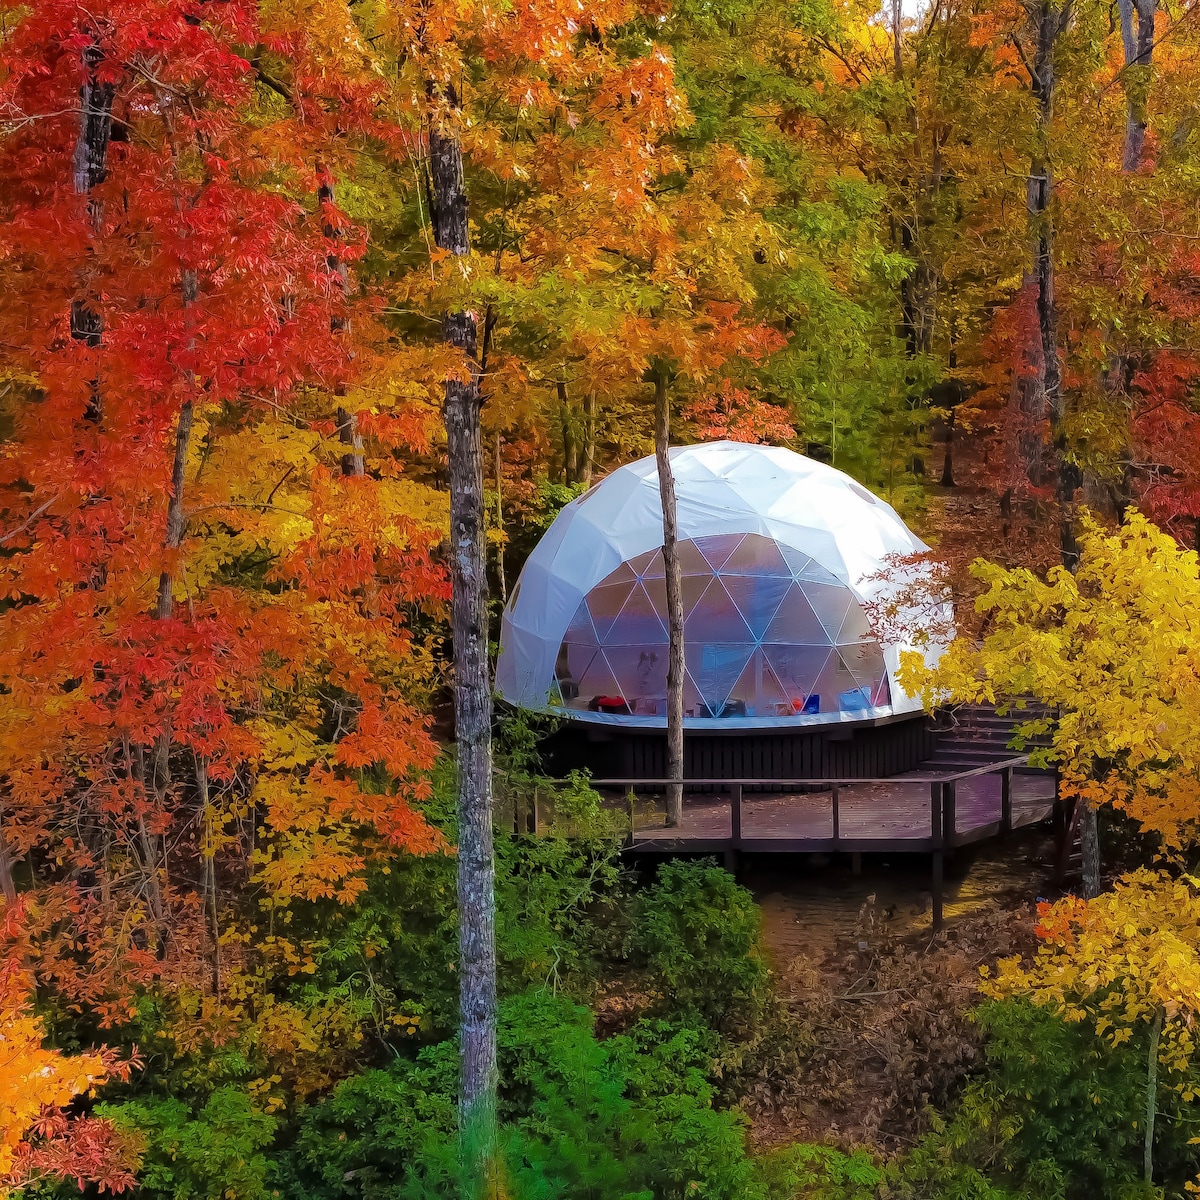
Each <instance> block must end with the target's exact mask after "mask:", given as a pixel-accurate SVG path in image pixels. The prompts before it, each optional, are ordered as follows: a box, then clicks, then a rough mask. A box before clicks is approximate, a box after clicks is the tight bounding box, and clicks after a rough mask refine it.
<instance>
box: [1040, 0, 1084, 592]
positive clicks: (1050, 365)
mask: <svg viewBox="0 0 1200 1200" xmlns="http://www.w3.org/2000/svg"><path fill="white" fill-rule="evenodd" d="M1030 13H1031V16H1032V17H1033V23H1034V36H1035V39H1036V48H1035V52H1034V57H1033V62H1032V64H1031V68H1030V87H1031V89H1032V91H1033V95H1034V97H1035V98H1036V99H1037V102H1038V143H1039V145H1038V151H1037V153H1036V155H1035V156H1034V159H1033V161H1032V163H1031V164H1030V170H1029V191H1028V201H1029V215H1030V223H1031V225H1032V227H1033V239H1034V274H1035V276H1036V278H1037V289H1038V291H1037V314H1038V330H1039V332H1040V334H1041V347H1042V393H1043V397H1044V400H1043V402H1044V404H1045V408H1046V411H1047V414H1048V415H1049V418H1050V434H1051V439H1052V441H1053V454H1054V460H1055V467H1056V471H1055V479H1056V488H1055V492H1056V497H1057V500H1058V509H1059V542H1060V547H1061V551H1062V560H1063V564H1064V566H1066V567H1068V568H1071V569H1073V568H1074V566H1075V563H1076V562H1077V561H1078V559H1079V548H1078V545H1077V543H1076V541H1075V523H1074V499H1075V492H1076V489H1077V488H1078V487H1079V485H1080V482H1081V480H1080V475H1079V468H1078V467H1077V466H1076V465H1075V464H1074V463H1072V462H1069V461H1068V458H1067V450H1068V447H1067V434H1066V393H1065V391H1064V388H1063V380H1062V363H1061V362H1060V361H1059V355H1058V301H1057V297H1056V296H1055V261H1054V213H1053V209H1052V205H1053V201H1054V181H1053V174H1052V169H1051V165H1050V153H1049V142H1050V123H1051V120H1052V118H1053V115H1054V91H1055V86H1056V83H1057V75H1056V65H1055V52H1056V49H1057V46H1058V39H1059V36H1060V35H1061V34H1062V32H1063V30H1064V29H1066V27H1067V24H1068V23H1069V21H1070V19H1071V0H1066V3H1064V4H1063V5H1062V7H1061V8H1057V7H1055V4H1054V2H1053V0H1038V3H1037V5H1036V6H1035V7H1031V9H1030Z"/></svg>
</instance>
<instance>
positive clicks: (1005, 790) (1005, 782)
mask: <svg viewBox="0 0 1200 1200" xmlns="http://www.w3.org/2000/svg"><path fill="white" fill-rule="evenodd" d="M1012 781H1013V769H1012V767H1005V768H1004V770H1003V771H1002V772H1001V773H1000V832H1001V833H1012V827H1013V824H1012Z"/></svg>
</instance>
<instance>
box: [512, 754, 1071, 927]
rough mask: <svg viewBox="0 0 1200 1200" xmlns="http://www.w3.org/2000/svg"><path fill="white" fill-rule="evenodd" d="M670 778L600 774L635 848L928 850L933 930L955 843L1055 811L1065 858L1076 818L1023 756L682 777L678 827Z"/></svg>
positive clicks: (732, 852)
mask: <svg viewBox="0 0 1200 1200" xmlns="http://www.w3.org/2000/svg"><path fill="white" fill-rule="evenodd" d="M664 783H665V781H664V780H661V779H659V780H645V779H643V780H632V779H598V780H595V783H594V785H595V786H596V787H597V788H599V789H601V790H602V791H603V790H607V791H608V792H609V796H610V802H611V803H612V804H613V805H614V807H615V806H617V805H621V806H623V807H624V808H625V809H626V811H627V812H628V816H629V826H628V829H629V832H628V837H627V841H626V847H627V849H628V850H629V851H630V852H632V853H640V854H687V853H710V854H711V853H720V854H721V855H722V856H723V857H724V859H725V863H726V866H728V867H729V868H730V869H733V868H735V867H736V865H737V859H738V855H739V854H740V853H742V852H750V853H781V852H782V853H820V852H824V853H849V854H851V855H853V856H854V858H855V860H856V861H858V856H859V855H861V854H870V853H893V854H894V853H897V852H900V853H916V854H928V855H929V859H930V892H931V894H932V901H933V924H934V928H938V927H940V926H941V924H942V900H943V872H944V863H945V858H946V855H947V854H948V853H951V852H953V850H954V849H955V847H958V846H965V845H968V844H969V843H971V842H979V841H983V840H984V839H986V838H989V837H995V836H997V835H999V834H1003V833H1006V832H1008V831H1009V830H1012V829H1016V828H1018V827H1020V826H1022V825H1030V824H1034V823H1036V822H1038V821H1042V820H1044V819H1045V818H1047V817H1050V816H1054V817H1055V822H1056V826H1057V827H1058V828H1057V837H1056V841H1057V842H1058V843H1059V849H1058V850H1057V851H1056V858H1058V859H1061V855H1062V846H1063V845H1065V842H1064V840H1063V838H1064V833H1065V830H1066V829H1067V827H1068V824H1069V821H1068V818H1067V815H1066V814H1065V813H1064V812H1063V811H1062V810H1061V807H1060V805H1061V802H1060V801H1059V800H1058V795H1057V786H1056V780H1055V776H1054V775H1053V774H1052V773H1050V772H1045V771H1031V770H1029V769H1028V758H1027V756H1025V755H1020V756H1016V757H1005V758H998V759H994V760H992V761H989V762H986V763H982V764H980V765H976V766H972V767H970V768H964V769H960V770H955V769H954V768H949V769H942V770H938V771H927V772H924V773H922V772H921V771H908V772H904V773H902V774H899V775H895V776H891V777H889V778H886V779H841V780H837V779H774V780H769V779H757V778H756V779H692V780H688V781H687V782H686V783H685V784H684V788H685V794H684V806H683V822H682V823H681V824H679V825H676V826H671V827H668V826H667V824H666V818H665V810H664V803H663V795H662V789H663V784H664ZM773 789H775V790H773ZM655 791H657V793H658V794H657V795H656V794H655ZM535 824H536V821H535Z"/></svg>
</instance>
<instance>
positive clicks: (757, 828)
mask: <svg viewBox="0 0 1200 1200" xmlns="http://www.w3.org/2000/svg"><path fill="white" fill-rule="evenodd" d="M1004 775H1005V772H1004V770H1003V769H1000V770H995V771H989V772H987V773H983V774H968V775H963V776H957V777H949V778H940V779H938V780H937V781H936V782H934V781H931V779H930V777H929V776H925V775H919V774H917V773H916V772H910V773H909V774H907V775H900V776H897V777H895V778H893V779H889V780H886V781H872V782H846V783H841V784H839V785H837V789H836V791H837V804H836V814H835V805H834V788H833V787H832V786H830V785H825V787H826V789H827V790H823V791H808V792H802V793H796V792H791V793H785V792H778V793H774V794H772V793H769V792H768V793H766V794H757V793H745V794H743V795H742V796H741V797H740V804H738V807H739V808H740V814H739V815H740V822H739V824H740V830H738V832H736V833H735V820H734V818H735V811H734V810H735V802H736V799H737V797H736V792H734V791H733V789H732V788H731V789H730V791H729V792H727V793H725V794H723V795H722V794H715V795H714V794H707V795H704V794H701V795H689V796H686V797H685V800H684V810H683V824H682V825H679V826H676V827H674V828H669V827H667V826H666V824H665V812H664V810H663V807H662V802H661V797H659V798H658V799H657V803H655V802H653V801H648V799H641V800H639V801H638V802H637V803H635V805H634V814H633V820H632V833H631V836H630V838H629V843H628V848H629V849H630V850H631V851H635V852H636V851H643V852H651V853H659V854H663V853H667V854H669V853H680V852H694V851H713V852H716V851H725V850H746V851H750V852H772V851H775V852H780V851H782V852H797V851H799V852H805V851H810V852H817V851H825V852H834V851H851V852H853V851H859V852H865V853H871V852H886V851H903V850H909V851H913V852H928V851H931V850H935V849H951V848H953V847H955V846H962V845H966V844H968V843H970V842H976V841H982V840H984V839H985V838H989V837H995V836H997V835H998V834H1000V833H1001V832H1003V831H1004V830H1006V829H1016V828H1019V827H1020V826H1023V825H1030V824H1035V823H1036V822H1038V821H1042V820H1044V819H1045V818H1047V817H1049V816H1050V815H1051V814H1052V812H1053V809H1054V793H1055V788H1054V777H1053V776H1052V775H1049V774H1040V773H1039V774H1024V773H1020V772H1013V773H1012V774H1011V776H1010V779H1011V782H1010V784H1009V802H1010V806H1011V815H1010V816H1009V817H1008V819H1006V812H1005V798H1004V792H1005V779H1004ZM938 788H940V789H941V790H942V796H941V797H940V803H939V800H938V799H937V798H935V797H934V795H933V793H934V791H935V789H938ZM635 795H636V791H635ZM935 809H940V811H941V829H940V830H937V829H935V828H934V824H935V813H934V810H935Z"/></svg>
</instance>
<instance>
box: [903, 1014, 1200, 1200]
mask: <svg viewBox="0 0 1200 1200" xmlns="http://www.w3.org/2000/svg"><path fill="white" fill-rule="evenodd" d="M978 1019H979V1021H980V1023H981V1025H982V1026H983V1028H984V1030H985V1031H986V1033H987V1036H988V1043H987V1063H988V1069H987V1071H986V1072H985V1073H984V1074H983V1075H982V1076H981V1077H980V1078H978V1079H976V1080H975V1081H974V1082H973V1083H971V1085H970V1086H969V1087H968V1088H967V1090H966V1092H965V1094H964V1096H963V1098H962V1102H961V1103H960V1105H959V1106H958V1108H957V1110H956V1111H955V1113H954V1115H953V1117H952V1119H951V1120H950V1121H948V1122H946V1123H941V1124H939V1126H938V1128H937V1129H936V1131H935V1132H934V1133H933V1134H931V1135H930V1136H929V1137H928V1138H926V1139H925V1140H924V1141H923V1142H922V1143H921V1145H920V1146H918V1147H917V1148H916V1149H915V1150H914V1151H913V1153H912V1154H910V1155H908V1156H907V1157H906V1158H905V1159H904V1160H903V1162H902V1163H901V1164H900V1165H898V1166H897V1167H894V1168H892V1169H891V1170H889V1172H888V1173H887V1188H888V1193H887V1194H888V1195H889V1196H894V1197H896V1198H897V1200H934V1198H936V1200H1007V1198H1008V1197H1020V1198H1022V1200H1132V1198H1134V1197H1138V1196H1146V1197H1150V1196H1154V1195H1159V1194H1161V1193H1160V1192H1158V1191H1157V1190H1156V1189H1153V1188H1148V1187H1147V1186H1146V1185H1145V1184H1144V1183H1143V1182H1142V1179H1141V1175H1142V1149H1143V1141H1144V1131H1143V1129H1142V1127H1141V1120H1142V1115H1143V1113H1144V1110H1145V1103H1146V1049H1147V1047H1146V1045H1145V1044H1141V1045H1138V1044H1125V1045H1122V1046H1119V1047H1113V1046H1112V1045H1111V1044H1110V1043H1109V1042H1107V1041H1106V1040H1104V1039H1103V1038H1099V1037H1096V1036H1095V1034H1094V1033H1092V1032H1091V1031H1090V1030H1089V1029H1088V1028H1087V1027H1086V1026H1084V1025H1081V1024H1073V1023H1068V1022H1065V1021H1063V1020H1061V1019H1060V1018H1059V1017H1057V1016H1056V1015H1054V1014H1053V1013H1051V1012H1048V1011H1047V1010H1045V1009H1042V1008H1038V1007H1036V1006H1034V1005H1032V1004H1029V1003H1027V1002H1024V1001H1020V1000H1006V1001H993V1002H989V1003H987V1004H985V1005H984V1006H983V1007H982V1008H981V1009H980V1010H979V1013H978ZM1159 1103H1160V1105H1165V1111H1160V1115H1159V1119H1158V1123H1157V1125H1156V1131H1155V1177H1156V1179H1157V1180H1159V1181H1163V1182H1165V1183H1166V1192H1167V1194H1168V1195H1182V1193H1183V1184H1184V1181H1185V1180H1187V1179H1189V1178H1191V1177H1192V1176H1193V1175H1194V1173H1195V1155H1194V1154H1193V1153H1190V1152H1189V1147H1188V1146H1187V1140H1188V1136H1189V1134H1190V1133H1191V1132H1193V1131H1194V1125H1193V1124H1192V1122H1193V1121H1194V1120H1195V1118H1194V1117H1192V1118H1191V1119H1190V1120H1189V1118H1188V1114H1186V1113H1185V1112H1183V1111H1180V1109H1179V1106H1178V1105H1177V1104H1175V1103H1174V1102H1173V1101H1172V1100H1171V1099H1170V1097H1168V1096H1166V1095H1165V1094H1163V1093H1160V1099H1159Z"/></svg>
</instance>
